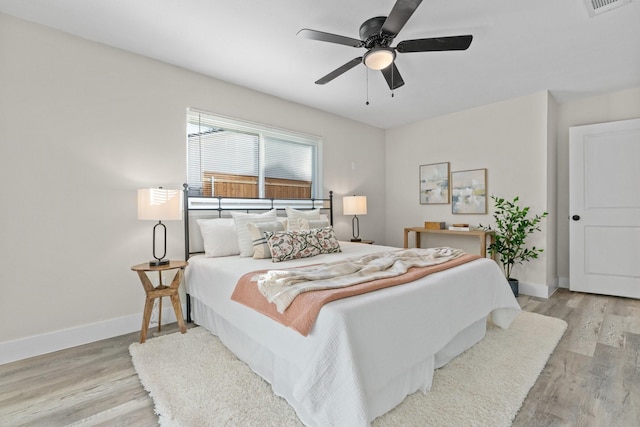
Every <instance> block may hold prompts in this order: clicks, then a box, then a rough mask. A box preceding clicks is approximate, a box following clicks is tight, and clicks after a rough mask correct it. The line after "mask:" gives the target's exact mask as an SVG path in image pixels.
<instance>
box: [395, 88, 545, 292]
mask: <svg viewBox="0 0 640 427" xmlns="http://www.w3.org/2000/svg"><path fill="white" fill-rule="evenodd" d="M554 104H555V103H554V101H553V100H552V99H551V98H550V97H549V95H548V94H547V92H539V93H535V94H532V95H529V96H525V97H521V98H516V99H512V100H508V101H503V102H498V103H495V104H491V105H486V106H483V107H479V108H474V109H470V110H466V111H462V112H458V113H454V114H450V115H446V116H442V117H438V118H435V119H429V120H423V121H420V122H416V123H413V124H410V125H407V126H403V127H400V128H396V129H392V130H388V131H387V136H386V171H387V172H386V174H387V181H386V195H387V226H386V241H387V244H391V245H402V244H403V229H404V228H405V227H415V226H421V225H423V224H424V222H425V221H446V222H447V223H448V224H450V223H453V222H468V223H470V224H471V225H473V226H477V225H479V224H480V223H482V224H483V225H487V224H489V223H491V222H492V217H491V215H490V214H488V215H454V214H452V213H451V205H450V204H447V205H421V204H419V197H418V188H419V183H418V170H419V166H420V165H422V164H430V163H440V162H450V164H451V170H452V171H461V170H469V169H480V168H487V170H488V171H487V176H488V178H487V189H488V193H489V194H495V195H497V196H499V197H504V198H508V199H512V198H513V197H515V196H519V197H520V200H521V203H522V204H523V205H528V206H531V210H532V212H533V213H542V212H544V211H549V212H551V211H555V201H554V197H549V192H550V191H552V190H550V188H553V187H555V182H550V181H549V176H548V174H547V168H548V167H549V165H548V164H549V162H550V161H552V160H550V159H552V158H553V155H552V154H551V152H553V151H555V145H554V144H555V140H551V141H550V140H549V132H548V131H547V129H548V126H549V111H550V109H552V108H554ZM552 179H553V175H552ZM492 209H493V206H492V204H491V203H490V201H489V213H491V212H492ZM554 230H555V228H554V227H549V225H548V224H547V223H546V220H545V223H544V224H543V232H542V233H538V234H536V235H535V236H532V238H531V239H530V243H531V244H534V245H535V246H537V247H542V248H546V249H547V250H546V251H545V252H543V253H542V254H541V255H540V257H539V258H538V259H537V260H533V261H531V262H530V263H528V264H527V265H526V266H525V267H521V266H517V267H516V268H515V269H514V276H515V277H517V278H518V279H520V281H521V282H524V283H525V285H526V284H529V285H531V286H534V287H535V286H537V287H538V288H543V289H542V290H541V292H546V288H547V286H548V285H549V284H551V285H552V284H553V282H555V280H554V278H553V277H549V276H553V274H555V260H549V259H548V254H549V253H551V254H554V253H555V247H554V246H555V244H556V243H555V235H550V234H549V233H553V232H554ZM425 237H426V236H423V238H425ZM428 238H429V239H430V240H429V243H426V242H424V243H423V246H425V245H428V246H434V245H451V246H458V247H462V248H463V249H466V250H467V251H469V252H471V251H476V253H477V251H478V245H477V244H476V243H475V242H474V243H473V244H472V243H469V241H468V240H463V238H459V239H453V238H452V237H451V236H447V237H446V238H442V239H436V238H433V237H432V236H429V237H428ZM412 242H413V233H412V235H411V240H410V243H412ZM549 270H551V272H548V271H549ZM550 281H551V282H552V283H549V282H550Z"/></svg>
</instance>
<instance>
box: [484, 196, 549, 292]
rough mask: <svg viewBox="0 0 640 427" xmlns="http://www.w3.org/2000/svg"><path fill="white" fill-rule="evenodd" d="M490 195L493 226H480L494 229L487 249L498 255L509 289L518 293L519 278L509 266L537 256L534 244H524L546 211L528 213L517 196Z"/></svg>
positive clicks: (537, 251) (538, 252) (539, 251)
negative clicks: (532, 214) (492, 208)
mask: <svg viewBox="0 0 640 427" xmlns="http://www.w3.org/2000/svg"><path fill="white" fill-rule="evenodd" d="M491 199H492V200H493V203H494V205H495V210H494V211H493V219H494V220H495V228H491V226H486V227H485V226H483V225H482V224H480V227H481V228H482V229H484V230H486V231H494V232H495V235H494V236H493V239H492V242H491V244H490V245H489V246H488V250H489V253H491V254H492V255H494V254H497V255H498V258H499V260H500V263H501V264H502V266H503V268H504V275H505V277H506V278H507V280H508V281H509V285H511V290H512V291H513V294H514V295H515V296H518V283H519V282H518V280H517V279H514V278H512V277H511V270H512V269H513V267H514V266H515V265H516V264H522V263H524V262H526V261H529V260H531V259H534V258H538V255H539V254H540V253H541V252H542V251H543V249H539V248H536V247H535V246H532V247H530V248H529V247H527V246H525V241H526V239H527V237H528V236H529V235H530V234H533V233H534V232H536V231H540V226H539V224H540V221H542V219H543V218H544V217H546V216H547V212H543V213H542V214H541V215H534V216H529V207H528V206H525V207H520V206H519V205H518V200H519V199H518V197H515V198H514V199H513V200H512V201H509V200H505V199H503V198H501V197H496V196H494V195H492V196H491Z"/></svg>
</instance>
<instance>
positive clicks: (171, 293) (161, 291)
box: [131, 261, 189, 344]
mask: <svg viewBox="0 0 640 427" xmlns="http://www.w3.org/2000/svg"><path fill="white" fill-rule="evenodd" d="M187 265H189V263H188V262H186V261H171V262H169V264H165V265H157V266H150V265H149V263H146V262H145V263H143V264H138V265H134V266H133V267H131V270H133V271H135V272H136V273H138V277H139V278H140V281H141V282H142V287H143V288H144V292H145V293H146V295H147V297H146V301H145V303H144V316H143V317H142V330H141V331H140V343H141V344H142V343H144V342H145V341H146V339H147V330H148V329H149V322H150V321H151V312H152V311H153V300H155V299H156V298H159V301H158V331H160V326H161V324H162V297H169V298H170V299H171V305H173V311H174V312H175V313H176V319H177V320H178V326H180V332H182V333H183V334H184V333H185V332H187V327H186V325H185V323H184V317H183V316H182V305H181V304H180V294H179V293H178V288H179V287H180V283H182V278H183V276H184V269H185V267H186V266H187ZM168 270H178V271H176V275H175V276H174V277H173V280H172V281H171V284H170V285H169V286H165V285H164V284H163V283H162V272H163V271H168ZM153 271H157V272H158V278H159V280H158V286H153V284H152V283H151V280H149V277H148V276H147V273H149V272H153Z"/></svg>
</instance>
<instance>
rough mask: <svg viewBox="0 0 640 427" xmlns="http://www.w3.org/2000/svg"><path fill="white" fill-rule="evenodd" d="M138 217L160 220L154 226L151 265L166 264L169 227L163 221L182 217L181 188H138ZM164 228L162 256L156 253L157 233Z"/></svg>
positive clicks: (167, 262) (167, 261)
mask: <svg viewBox="0 0 640 427" xmlns="http://www.w3.org/2000/svg"><path fill="white" fill-rule="evenodd" d="M138 219H147V220H149V219H150V220H154V221H158V223H157V224H156V225H155V226H154V227H153V257H154V258H155V259H154V260H151V261H149V265H150V266H158V265H166V264H169V260H168V259H165V256H166V255H167V227H165V225H164V224H163V223H162V221H165V220H166V221H168V220H179V219H182V192H181V191H180V190H166V189H163V188H162V187H160V188H144V189H140V190H138ZM158 228H162V231H161V232H162V238H163V243H164V250H163V252H162V255H161V256H158V255H156V234H157V232H158Z"/></svg>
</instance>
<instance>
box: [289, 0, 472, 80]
mask: <svg viewBox="0 0 640 427" xmlns="http://www.w3.org/2000/svg"><path fill="white" fill-rule="evenodd" d="M420 3H422V0H397V1H396V4H395V5H394V6H393V9H391V13H389V16H388V17H387V16H377V17H375V18H371V19H368V20H366V21H365V22H364V23H363V24H362V25H361V26H360V40H358V39H354V38H351V37H345V36H341V35H338V34H331V33H325V32H322V31H316V30H310V29H307V28H304V29H302V30H300V31H298V35H299V36H301V37H304V38H307V39H312V40H319V41H323V42H329V43H337V44H342V45H346V46H351V47H358V48H360V47H364V48H365V49H367V52H366V53H365V54H364V55H362V56H360V57H357V58H354V59H352V60H351V61H349V62H347V63H346V64H344V65H342V66H340V67H338V68H336V69H335V70H333V71H332V72H330V73H329V74H327V75H326V76H324V77H322V78H321V79H319V80H318V81H316V84H318V85H323V84H326V83H329V82H330V81H331V80H333V79H335V78H336V77H338V76H340V75H342V74H344V73H346V72H347V71H349V70H350V69H352V68H353V67H355V66H356V65H358V64H360V63H364V65H366V66H367V67H368V68H370V69H372V70H380V71H381V72H382V75H383V76H384V78H385V80H386V81H387V84H388V85H389V88H390V89H391V90H394V89H396V88H399V87H400V86H402V85H404V80H403V79H402V76H401V75H400V72H399V71H398V67H396V64H395V62H394V61H395V58H396V53H409V52H434V51H446V50H466V49H467V48H468V47H469V45H471V41H472V40H473V36H472V35H464V36H451V37H434V38H427V39H415V40H404V41H401V42H400V43H398V44H397V46H396V47H392V46H391V43H392V42H393V39H394V38H395V37H396V36H397V35H398V33H399V32H400V30H401V29H402V27H404V25H405V24H406V23H407V21H408V20H409V18H411V15H413V12H415V10H416V9H417V8H418V6H420Z"/></svg>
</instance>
